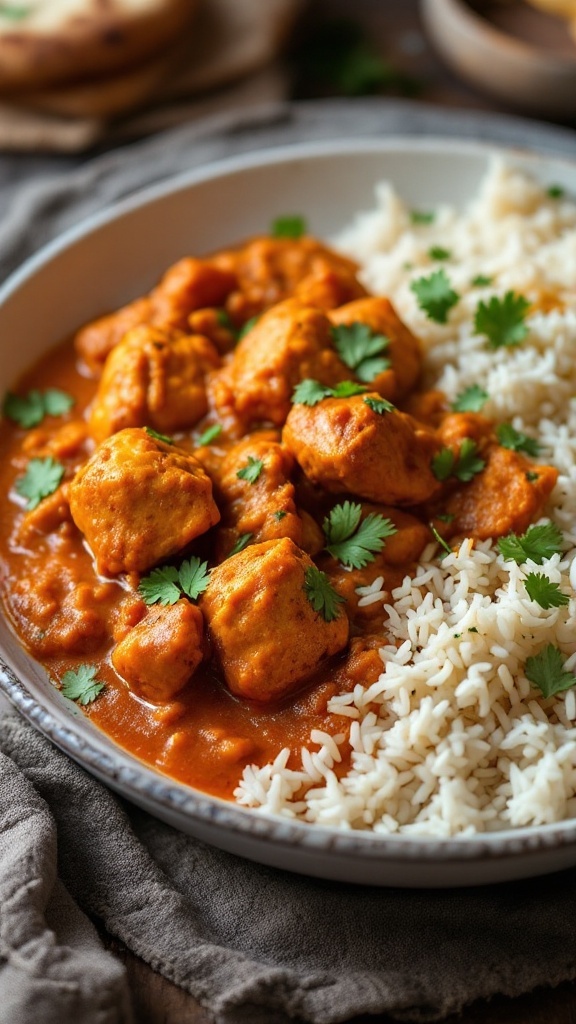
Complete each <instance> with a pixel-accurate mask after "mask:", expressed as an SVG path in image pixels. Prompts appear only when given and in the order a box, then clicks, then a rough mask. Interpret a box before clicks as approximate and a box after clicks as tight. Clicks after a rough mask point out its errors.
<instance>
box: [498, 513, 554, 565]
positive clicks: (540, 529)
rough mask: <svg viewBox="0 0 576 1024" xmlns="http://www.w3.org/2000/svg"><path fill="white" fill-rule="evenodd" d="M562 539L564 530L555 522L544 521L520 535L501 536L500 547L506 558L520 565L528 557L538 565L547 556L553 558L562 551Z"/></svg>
mask: <svg viewBox="0 0 576 1024" xmlns="http://www.w3.org/2000/svg"><path fill="white" fill-rule="evenodd" d="M562 541H563V536H562V531H561V530H559V529H558V527H557V526H556V524H555V523H543V524H542V525H541V526H529V527H528V529H527V530H526V533H523V534H522V536H520V537H519V536H518V535H517V534H516V533H509V534H507V536H506V537H500V540H499V541H498V549H499V551H500V554H501V555H503V556H504V558H506V559H510V560H512V561H514V562H517V563H518V565H521V564H522V562H526V561H527V559H528V558H529V559H531V561H532V562H536V565H542V562H543V560H544V559H545V558H552V555H555V554H557V553H558V552H560V551H561V549H562Z"/></svg>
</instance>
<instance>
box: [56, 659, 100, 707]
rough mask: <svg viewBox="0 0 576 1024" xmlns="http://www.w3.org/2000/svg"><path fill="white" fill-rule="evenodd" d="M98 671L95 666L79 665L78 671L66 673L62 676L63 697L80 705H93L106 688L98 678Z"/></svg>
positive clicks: (72, 670)
mask: <svg viewBox="0 0 576 1024" xmlns="http://www.w3.org/2000/svg"><path fill="white" fill-rule="evenodd" d="M97 671H98V670H97V668H96V666H95V665H79V666H78V668H77V669H70V670H69V671H68V672H65V673H64V675H63V676H62V693H63V695H64V696H65V697H68V698H69V699H70V700H76V701H78V703H79V704H83V705H86V704H91V703H92V701H94V700H96V697H97V696H98V694H99V693H102V690H103V689H104V688H105V687H104V683H101V682H100V681H99V680H98V679H97V678H96V673H97Z"/></svg>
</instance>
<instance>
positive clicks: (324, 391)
mask: <svg viewBox="0 0 576 1024" xmlns="http://www.w3.org/2000/svg"><path fill="white" fill-rule="evenodd" d="M366 390H367V389H366V388H365V387H363V386H362V385H361V384H356V383H355V381H353V380H343V381H340V383H339V384H337V385H336V387H334V388H329V387H326V386H325V385H324V384H320V383H319V382H318V381H317V380H312V378H311V377H306V379H305V380H301V381H300V383H299V384H297V385H296V387H295V388H294V391H293V393H292V401H293V402H294V403H295V404H299V405H318V402H321V401H322V399H323V398H351V397H352V396H353V395H363V394H364V392H365V391H366Z"/></svg>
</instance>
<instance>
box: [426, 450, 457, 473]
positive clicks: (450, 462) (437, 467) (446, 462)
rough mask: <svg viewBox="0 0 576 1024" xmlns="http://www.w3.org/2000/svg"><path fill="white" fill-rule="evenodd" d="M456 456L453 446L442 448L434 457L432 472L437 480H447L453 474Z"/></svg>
mask: <svg viewBox="0 0 576 1024" xmlns="http://www.w3.org/2000/svg"><path fill="white" fill-rule="evenodd" d="M455 462H456V456H455V455H454V452H453V451H452V449H451V448H441V449H440V451H439V452H437V453H436V455H435V456H434V458H433V459H432V463H431V465H432V472H433V473H434V476H435V477H436V479H437V480H442V481H443V480H447V479H448V477H449V476H452V470H453V469H454V463H455Z"/></svg>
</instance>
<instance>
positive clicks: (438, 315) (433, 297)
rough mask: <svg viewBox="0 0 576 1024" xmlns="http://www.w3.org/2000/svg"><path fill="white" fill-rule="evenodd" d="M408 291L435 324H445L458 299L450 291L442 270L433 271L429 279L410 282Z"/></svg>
mask: <svg viewBox="0 0 576 1024" xmlns="http://www.w3.org/2000/svg"><path fill="white" fill-rule="evenodd" d="M410 289H411V291H413V292H414V295H415V296H416V298H417V300H418V305H419V306H420V309H422V310H423V311H424V312H425V313H426V316H427V317H428V318H429V319H430V320H434V321H435V322H436V323H437V324H445V323H446V321H447V320H448V313H449V312H450V310H451V309H452V306H455V305H456V303H457V302H458V298H459V296H458V295H457V293H456V292H455V291H454V290H453V289H452V286H451V285H450V281H449V279H448V276H447V274H446V271H445V270H444V268H442V269H441V270H435V271H434V273H433V274H430V277H419V278H418V280H417V281H412V283H411V285H410Z"/></svg>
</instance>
